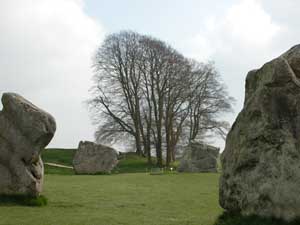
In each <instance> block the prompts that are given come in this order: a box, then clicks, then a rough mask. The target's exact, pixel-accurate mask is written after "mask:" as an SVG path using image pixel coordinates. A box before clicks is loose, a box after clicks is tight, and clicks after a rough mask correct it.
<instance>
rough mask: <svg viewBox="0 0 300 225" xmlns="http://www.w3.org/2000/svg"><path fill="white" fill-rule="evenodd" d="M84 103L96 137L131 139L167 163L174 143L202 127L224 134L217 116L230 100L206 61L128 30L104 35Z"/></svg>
mask: <svg viewBox="0 0 300 225" xmlns="http://www.w3.org/2000/svg"><path fill="white" fill-rule="evenodd" d="M94 68H95V75H94V84H95V85H94V86H93V88H92V89H91V93H92V99H91V100H90V101H89V106H90V109H91V110H92V112H93V118H94V121H95V123H96V124H98V130H97V132H96V134H95V136H96V139H97V140H98V141H99V142H100V141H102V140H106V141H108V140H109V141H110V142H114V141H116V140H120V139H121V140H127V141H128V140H129V141H131V140H134V143H135V147H136V153H137V154H139V155H143V156H147V158H148V163H149V164H151V163H152V160H151V150H152V149H153V148H154V149H155V153H156V161H157V165H158V166H160V167H161V166H163V158H164V157H163V156H165V158H166V165H167V166H169V165H170V163H171V162H172V161H174V160H175V154H176V145H177V144H178V143H179V142H180V141H184V140H185V139H186V137H187V136H188V138H187V139H188V141H192V140H195V139H198V138H199V137H200V136H201V135H202V134H203V133H206V132H207V131H214V132H216V133H218V134H221V135H226V128H227V123H226V122H225V121H220V120H218V118H219V116H220V115H221V113H223V112H227V111H230V110H231V108H232V106H231V104H232V98H230V97H229V96H228V93H227V91H226V88H225V85H224V84H223V83H222V82H221V79H220V76H219V74H218V72H217V70H216V69H215V67H214V65H213V64H212V63H208V64H204V63H199V62H197V61H195V60H188V59H186V58H185V57H184V56H183V55H182V54H180V53H179V52H177V51H176V50H175V49H173V48H172V47H171V46H169V45H168V44H166V43H165V42H163V41H161V40H158V39H156V38H153V37H150V36H146V35H141V34H138V33H135V32H131V31H123V32H120V33H116V34H111V35H108V36H107V37H106V39H105V41H104V43H103V44H102V46H101V47H100V48H99V49H98V51H97V54H96V56H95V64H94Z"/></svg>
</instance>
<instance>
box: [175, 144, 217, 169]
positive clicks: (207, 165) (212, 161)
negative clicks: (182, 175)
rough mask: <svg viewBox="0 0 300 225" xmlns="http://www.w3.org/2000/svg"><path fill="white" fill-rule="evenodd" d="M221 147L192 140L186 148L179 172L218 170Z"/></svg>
mask: <svg viewBox="0 0 300 225" xmlns="http://www.w3.org/2000/svg"><path fill="white" fill-rule="evenodd" d="M219 150H220V149H219V148H215V147H213V146H210V145H206V144H204V143H199V142H192V143H190V144H189V145H188V146H187V147H186V148H185V150H184V153H183V156H182V159H181V160H180V164H179V167H178V171H179V172H217V158H218V156H219Z"/></svg>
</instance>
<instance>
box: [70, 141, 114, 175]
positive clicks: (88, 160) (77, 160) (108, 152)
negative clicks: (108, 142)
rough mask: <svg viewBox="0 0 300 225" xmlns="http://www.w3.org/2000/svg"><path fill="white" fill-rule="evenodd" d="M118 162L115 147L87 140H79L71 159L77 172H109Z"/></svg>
mask: <svg viewBox="0 0 300 225" xmlns="http://www.w3.org/2000/svg"><path fill="white" fill-rule="evenodd" d="M117 163H118V153H117V151H116V150H115V149H113V148H110V147H108V146H105V145H100V144H95V143H93V142H89V141H84V142H83V141H81V142H80V143H79V147H78V150H77V151H76V153H75V156H74V159H73V166H74V170H75V172H76V173H77V174H96V173H102V172H104V173H107V172H108V173H109V172H110V171H111V170H112V169H113V168H114V167H115V166H116V165H117Z"/></svg>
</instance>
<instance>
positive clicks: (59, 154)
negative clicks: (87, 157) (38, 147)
mask: <svg viewBox="0 0 300 225" xmlns="http://www.w3.org/2000/svg"><path fill="white" fill-rule="evenodd" d="M74 153H75V149H60V148H49V149H45V150H44V151H43V152H42V159H43V161H44V162H48V163H49V162H50V163H57V164H63V165H66V166H72V161H73V155H74Z"/></svg>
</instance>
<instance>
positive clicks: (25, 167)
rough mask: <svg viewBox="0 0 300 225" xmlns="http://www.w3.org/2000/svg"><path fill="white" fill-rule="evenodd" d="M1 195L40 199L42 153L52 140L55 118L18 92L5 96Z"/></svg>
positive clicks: (0, 122)
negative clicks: (38, 196) (24, 195)
mask: <svg viewBox="0 0 300 225" xmlns="http://www.w3.org/2000/svg"><path fill="white" fill-rule="evenodd" d="M2 104H3V110H2V111H0V194H27V195H32V196H37V195H39V193H40V192H41V191H42V187H43V176H44V167H43V162H42V160H41V157H40V153H41V151H42V150H43V149H44V147H45V146H46V145H48V144H49V142H50V140H51V139H52V137H53V135H54V133H55V130H56V124H55V120H54V118H53V117H52V116H51V115H49V114H48V113H46V112H44V111H43V110H41V109H39V108H38V107H36V106H34V105H33V104H32V103H30V102H29V101H27V100H25V99H24V98H22V97H21V96H20V95H17V94H14V93H5V94H3V96H2Z"/></svg>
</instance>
